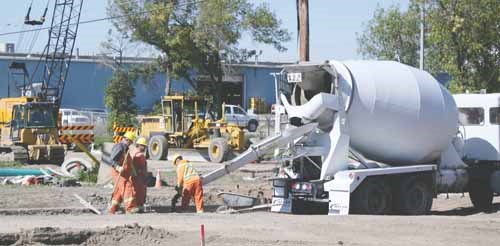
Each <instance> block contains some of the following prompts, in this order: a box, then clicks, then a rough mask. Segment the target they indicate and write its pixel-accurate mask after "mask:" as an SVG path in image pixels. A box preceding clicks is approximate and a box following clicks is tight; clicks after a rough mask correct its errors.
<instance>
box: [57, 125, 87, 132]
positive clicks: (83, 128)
mask: <svg viewBox="0 0 500 246" xmlns="http://www.w3.org/2000/svg"><path fill="white" fill-rule="evenodd" d="M93 129H94V126H93V125H88V126H61V127H59V130H61V131H75V130H93Z"/></svg>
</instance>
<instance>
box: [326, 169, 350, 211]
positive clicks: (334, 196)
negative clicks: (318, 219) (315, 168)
mask: <svg viewBox="0 0 500 246" xmlns="http://www.w3.org/2000/svg"><path fill="white" fill-rule="evenodd" d="M351 183H352V182H351V180H350V179H349V178H348V177H345V178H344V177H342V176H341V177H336V179H335V180H331V181H328V182H326V183H325V184H324V188H325V191H327V192H328V199H329V201H328V215H348V214H349V204H350V201H351Z"/></svg>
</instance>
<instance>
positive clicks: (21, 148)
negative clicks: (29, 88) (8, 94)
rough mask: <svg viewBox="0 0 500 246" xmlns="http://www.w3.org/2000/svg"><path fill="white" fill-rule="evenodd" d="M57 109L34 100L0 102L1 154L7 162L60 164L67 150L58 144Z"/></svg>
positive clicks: (53, 104) (26, 98) (32, 98)
mask: <svg viewBox="0 0 500 246" xmlns="http://www.w3.org/2000/svg"><path fill="white" fill-rule="evenodd" d="M57 108H58V107H57V106H56V104H55V103H51V102H40V101H38V100H37V98H34V97H15V98H2V99H0V131H1V134H0V153H1V154H3V155H7V156H8V159H9V160H10V161H19V162H23V163H27V162H29V163H51V164H61V163H62V162H63V161H64V156H65V152H66V146H65V145H62V144H60V143H59V142H58V137H59V133H58V127H57V116H58V109H57Z"/></svg>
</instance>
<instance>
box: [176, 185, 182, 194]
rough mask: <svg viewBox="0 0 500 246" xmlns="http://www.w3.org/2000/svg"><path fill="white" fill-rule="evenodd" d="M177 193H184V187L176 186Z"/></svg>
mask: <svg viewBox="0 0 500 246" xmlns="http://www.w3.org/2000/svg"><path fill="white" fill-rule="evenodd" d="M175 191H177V193H179V194H180V193H181V192H182V186H178V185H176V186H175Z"/></svg>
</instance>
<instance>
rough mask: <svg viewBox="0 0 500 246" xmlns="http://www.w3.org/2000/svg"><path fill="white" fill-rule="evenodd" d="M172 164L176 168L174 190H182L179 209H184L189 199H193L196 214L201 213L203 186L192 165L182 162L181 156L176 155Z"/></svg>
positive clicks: (202, 209)
mask: <svg viewBox="0 0 500 246" xmlns="http://www.w3.org/2000/svg"><path fill="white" fill-rule="evenodd" d="M172 164H173V165H174V166H175V167H176V172H177V186H176V187H175V188H176V190H178V191H181V190H182V202H181V204H182V205H181V208H182V209H186V208H187V206H188V205H189V201H190V200H191V198H194V203H195V204H196V212H197V213H203V212H204V205H203V186H202V182H201V177H200V175H198V173H197V172H196V170H195V169H194V168H193V165H192V164H191V163H190V162H188V161H187V160H183V158H182V156H181V155H176V156H175V157H174V158H173V159H172Z"/></svg>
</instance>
